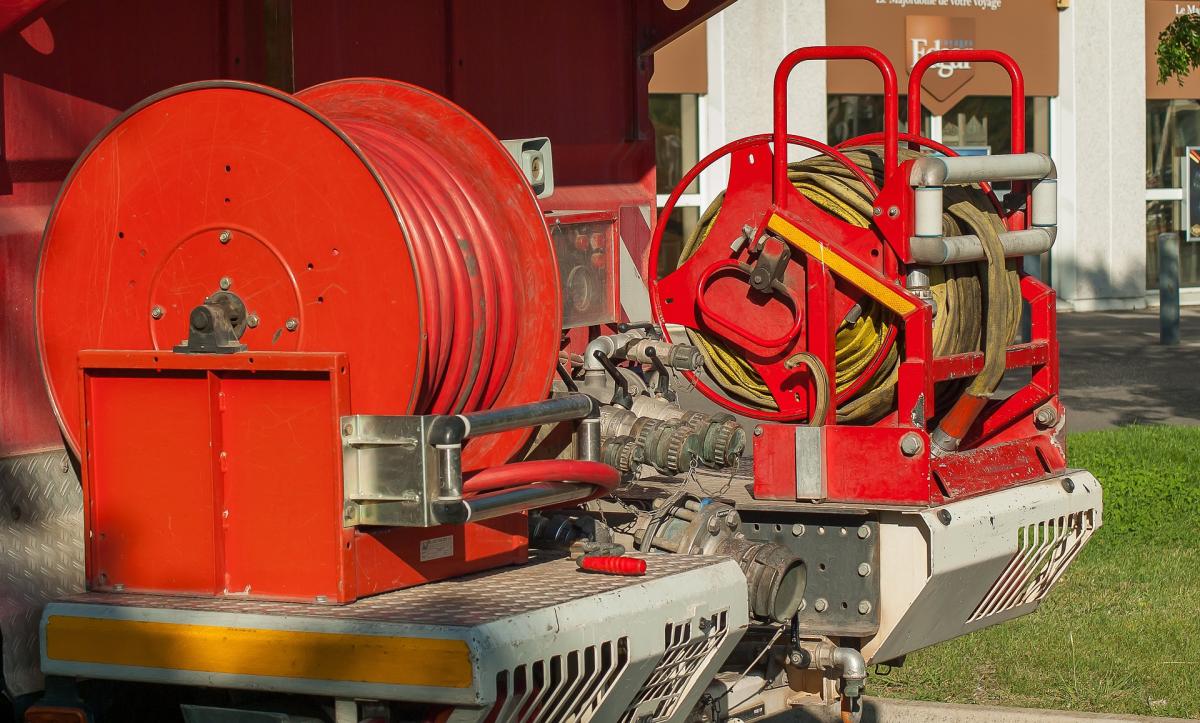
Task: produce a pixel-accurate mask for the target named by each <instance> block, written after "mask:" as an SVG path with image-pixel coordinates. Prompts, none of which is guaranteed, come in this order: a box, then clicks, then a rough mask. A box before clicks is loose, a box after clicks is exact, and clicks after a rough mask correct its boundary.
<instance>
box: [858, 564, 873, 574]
mask: <svg viewBox="0 0 1200 723" xmlns="http://www.w3.org/2000/svg"><path fill="white" fill-rule="evenodd" d="M870 574H871V565H870V564H869V563H866V562H863V563H859V565H858V576H859V577H866V576H868V575H870Z"/></svg>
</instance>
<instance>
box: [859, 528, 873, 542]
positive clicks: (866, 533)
mask: <svg viewBox="0 0 1200 723" xmlns="http://www.w3.org/2000/svg"><path fill="white" fill-rule="evenodd" d="M870 536H871V528H870V527H867V526H866V525H860V526H859V528H858V539H860V540H865V539H867V538H868V537H870Z"/></svg>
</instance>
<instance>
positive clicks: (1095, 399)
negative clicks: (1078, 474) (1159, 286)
mask: <svg viewBox="0 0 1200 723" xmlns="http://www.w3.org/2000/svg"><path fill="white" fill-rule="evenodd" d="M1058 329H1059V342H1060V345H1061V347H1060V355H1061V359H1062V365H1061V368H1062V398H1063V403H1064V404H1065V405H1066V406H1067V429H1068V430H1069V431H1072V432H1082V431H1086V430H1089V429H1102V428H1105V427H1112V426H1124V425H1128V424H1197V425H1200V308H1185V309H1184V310H1183V314H1182V321H1181V323H1180V336H1181V337H1182V340H1183V341H1182V343H1181V344H1179V345H1178V346H1161V345H1159V343H1158V310H1157V309H1152V310H1148V311H1129V312H1088V313H1074V314H1060V315H1059V317H1058Z"/></svg>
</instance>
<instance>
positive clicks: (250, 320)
mask: <svg viewBox="0 0 1200 723" xmlns="http://www.w3.org/2000/svg"><path fill="white" fill-rule="evenodd" d="M246 326H248V327H250V328H251V329H253V328H254V327H256V326H258V314H251V315H250V316H247V317H246Z"/></svg>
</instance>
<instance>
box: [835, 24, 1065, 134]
mask: <svg viewBox="0 0 1200 723" xmlns="http://www.w3.org/2000/svg"><path fill="white" fill-rule="evenodd" d="M825 14H826V17H825V25H826V38H827V40H828V42H829V44H830V45H868V46H871V47H874V48H878V49H879V50H881V51H883V52H884V53H886V54H887V56H888V58H890V59H891V61H892V64H893V65H895V66H896V72H897V73H898V74H899V81H900V88H901V92H902V93H903V92H904V89H905V88H906V87H907V83H908V71H909V69H910V68H911V67H912V66H913V64H914V63H915V62H916V61H917V60H918V59H920V57H921V56H922V55H924V54H925V53H927V52H929V51H931V50H945V49H955V48H979V49H989V50H1000V51H1003V52H1005V53H1008V54H1009V55H1011V56H1013V58H1015V59H1016V61H1017V63H1018V64H1020V66H1021V69H1022V71H1023V72H1024V75H1025V93H1026V95H1029V96H1055V95H1058V9H1057V3H1056V0H826V2H825ZM828 73H829V81H828V82H829V85H828V88H829V93H831V94H853V95H860V94H862V95H866V94H878V93H880V92H882V86H881V84H880V79H879V73H878V71H876V70H875V68H874V67H873V66H871V65H870V64H868V63H862V62H833V63H830V64H829V70H828ZM922 90H923V94H922V98H923V103H924V105H925V107H926V108H928V109H929V110H930V111H931V112H933V113H934V114H941V113H943V112H945V111H946V110H948V109H950V108H951V107H953V106H954V105H955V104H956V103H957V102H958V101H960V100H962V99H963V98H965V97H966V96H968V95H973V96H979V95H1008V94H1009V80H1008V76H1007V74H1006V73H1005V72H1004V71H1003V70H1001V69H1000V68H999V67H997V66H993V65H989V64H978V63H954V64H953V66H946V65H943V66H935V67H934V68H932V69H930V71H929V72H927V73H926V74H925V79H924V82H923V83H922Z"/></svg>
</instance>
